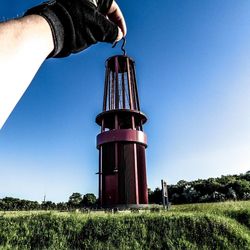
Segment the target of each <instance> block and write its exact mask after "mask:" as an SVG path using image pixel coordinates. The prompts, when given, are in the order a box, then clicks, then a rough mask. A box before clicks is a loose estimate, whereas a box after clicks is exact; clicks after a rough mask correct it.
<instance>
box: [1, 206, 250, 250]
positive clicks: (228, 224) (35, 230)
mask: <svg viewBox="0 0 250 250" xmlns="http://www.w3.org/2000/svg"><path fill="white" fill-rule="evenodd" d="M249 205H250V202H248V203H246V204H243V203H232V204H230V203H223V204H195V205H183V206H173V207H172V210H171V211H169V212H160V213H150V212H149V213H143V214H135V213H131V214H122V213H121V214H98V213H90V214H81V213H59V212H12V213H11V212H9V213H3V212H2V213H0V249H233V250H235V249H240V250H244V249H250V247H249V246H250V229H249V227H247V223H245V220H243V223H242V221H241V220H242V218H243V217H242V218H241V217H239V214H241V213H242V211H248V213H247V214H246V215H247V216H248V217H247V218H248V220H249V210H250V206H249ZM237 211H238V212H239V214H238V213H237ZM239 218H240V219H239Z"/></svg>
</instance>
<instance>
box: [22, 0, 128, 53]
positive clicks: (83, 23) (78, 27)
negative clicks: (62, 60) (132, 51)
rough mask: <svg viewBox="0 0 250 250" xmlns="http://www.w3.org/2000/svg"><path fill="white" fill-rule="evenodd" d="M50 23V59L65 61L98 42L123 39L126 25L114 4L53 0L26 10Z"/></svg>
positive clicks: (111, 2)
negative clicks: (56, 58)
mask: <svg viewBox="0 0 250 250" xmlns="http://www.w3.org/2000/svg"><path fill="white" fill-rule="evenodd" d="M32 14H36V15H40V16H42V17H44V18H45V19H46V21H47V22H48V23H49V25H50V28H51V31H52V35H53V40H54V50H53V51H52V53H51V54H50V55H49V57H65V56H68V55H70V54H71V53H77V52H79V51H82V50H84V49H86V48H88V47H89V46H90V45H92V44H95V43H97V42H110V43H112V42H114V41H118V40H120V39H121V38H122V37H123V36H125V35H126V32H127V30H126V24H125V20H124V17H123V15H122V12H121V10H120V8H119V6H118V5H117V4H116V3H115V2H114V1H113V0H98V1H96V0H54V1H50V2H46V3H43V4H41V5H39V6H36V7H34V8H32V9H30V10H28V11H27V12H26V13H25V15H32Z"/></svg>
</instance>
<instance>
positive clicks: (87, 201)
mask: <svg viewBox="0 0 250 250" xmlns="http://www.w3.org/2000/svg"><path fill="white" fill-rule="evenodd" d="M96 202H97V200H96V197H95V195H94V194H92V193H88V194H85V195H84V196H83V200H82V204H83V205H84V206H86V207H93V206H95V205H96Z"/></svg>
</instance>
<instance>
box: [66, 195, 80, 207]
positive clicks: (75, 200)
mask: <svg viewBox="0 0 250 250" xmlns="http://www.w3.org/2000/svg"><path fill="white" fill-rule="evenodd" d="M82 199H83V198H82V195H81V194H80V193H73V194H72V195H71V196H70V197H69V201H68V204H69V206H70V207H72V208H79V207H80V204H81V202H82Z"/></svg>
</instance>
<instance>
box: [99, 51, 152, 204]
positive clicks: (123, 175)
mask: <svg viewBox="0 0 250 250" xmlns="http://www.w3.org/2000/svg"><path fill="white" fill-rule="evenodd" d="M146 121H147V118H146V116H145V115H144V114H143V113H142V112H141V111H140V104H139V96H138V90H137V83H136V76H135V65H134V61H133V60H132V59H131V58H129V57H127V56H125V55H123V56H122V55H118V56H113V57H111V58H109V59H108V60H107V61H106V76H105V86H104V99H103V112H102V113H100V114H99V115H98V116H97V117H96V123H97V124H98V125H100V126H101V133H100V134H99V135H98V136H97V148H98V149H99V173H98V174H99V201H100V206H101V207H119V206H125V207H140V206H142V205H143V204H148V192H147V177H146V159H145V149H146V147H147V137H146V134H145V133H144V132H143V124H144V123H145V122H146Z"/></svg>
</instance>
